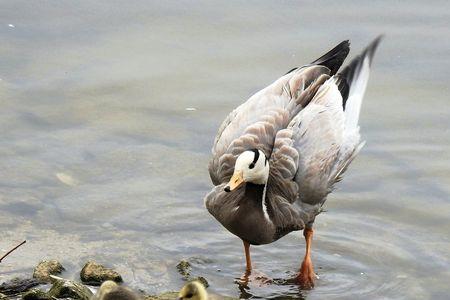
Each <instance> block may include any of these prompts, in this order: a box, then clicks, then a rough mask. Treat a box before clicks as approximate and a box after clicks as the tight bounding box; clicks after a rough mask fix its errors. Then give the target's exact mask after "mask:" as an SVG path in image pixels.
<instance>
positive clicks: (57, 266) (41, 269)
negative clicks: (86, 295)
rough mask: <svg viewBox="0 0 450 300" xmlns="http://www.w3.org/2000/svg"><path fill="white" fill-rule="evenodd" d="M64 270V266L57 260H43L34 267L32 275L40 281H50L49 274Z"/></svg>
mask: <svg viewBox="0 0 450 300" xmlns="http://www.w3.org/2000/svg"><path fill="white" fill-rule="evenodd" d="M62 271H64V267H63V266H62V265H61V263H60V262H59V261H57V260H54V259H53V260H43V261H41V262H40V263H39V264H38V265H37V266H36V268H34V272H33V277H34V278H36V279H38V280H40V281H41V282H51V280H50V275H56V274H59V273H61V272H62Z"/></svg>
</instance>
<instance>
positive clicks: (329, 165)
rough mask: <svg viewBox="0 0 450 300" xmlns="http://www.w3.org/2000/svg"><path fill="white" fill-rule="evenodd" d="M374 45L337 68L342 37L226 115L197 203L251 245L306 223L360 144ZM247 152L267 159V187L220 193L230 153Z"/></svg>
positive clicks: (230, 168)
mask: <svg viewBox="0 0 450 300" xmlns="http://www.w3.org/2000/svg"><path fill="white" fill-rule="evenodd" d="M378 42H379V38H378V39H377V40H375V41H374V42H373V43H372V44H370V45H369V46H368V48H367V49H365V50H364V51H363V52H362V54H361V55H360V56H358V57H356V58H355V60H353V61H352V62H350V64H349V65H348V66H347V67H346V68H345V69H344V71H342V72H341V73H337V72H338V69H339V68H340V66H341V65H342V63H343V61H344V60H345V58H346V56H347V54H348V52H349V43H348V41H344V42H342V43H341V44H339V45H338V46H336V47H335V48H333V49H332V50H331V51H329V52H328V53H326V54H325V55H323V56H322V57H320V58H319V59H317V60H315V61H314V62H313V63H311V64H309V65H306V66H304V67H301V68H295V69H293V70H291V71H290V72H289V73H287V74H286V75H284V76H282V77H281V78H279V79H278V80H276V81H275V82H274V83H273V84H271V85H269V86H268V87H266V88H264V89H263V90H261V91H259V92H257V93H256V94H255V95H253V96H252V97H250V99H249V100H247V101H246V102H244V103H243V104H241V105H240V106H239V107H237V108H236V109H235V110H233V111H232V112H231V113H230V114H229V115H228V117H227V118H226V119H225V121H224V122H223V123H222V125H221V126H220V128H219V132H218V134H217V136H216V138H215V141H214V146H213V148H212V155H213V157H212V159H211V161H210V163H209V173H210V176H211V180H212V182H213V184H214V185H215V187H214V188H213V190H212V191H211V192H210V193H209V194H208V195H207V196H206V197H205V205H206V207H207V209H208V211H209V212H210V213H211V214H212V215H213V216H214V217H215V218H216V219H217V220H218V221H219V222H220V223H221V224H222V225H223V226H225V227H226V228H227V229H228V230H229V231H231V232H232V233H233V234H235V235H237V236H239V237H240V238H242V239H243V240H244V241H247V242H249V243H251V244H266V243H271V242H273V241H275V240H277V239H279V238H280V237H282V236H284V235H285V234H287V233H289V232H291V231H295V230H301V229H303V228H305V227H310V226H312V224H313V222H314V220H315V217H316V216H317V215H318V214H319V213H320V212H321V209H322V205H323V204H324V202H325V200H326V197H327V195H328V194H329V193H330V192H331V190H332V188H333V185H334V184H335V183H336V182H337V181H338V180H339V179H340V178H341V176H342V174H343V172H344V171H345V170H346V168H347V167H348V165H349V164H350V162H351V161H352V160H353V159H354V157H355V156H356V154H357V153H358V152H359V150H360V149H361V147H362V145H363V144H362V143H361V142H360V135H359V127H358V118H359V110H360V106H361V101H362V97H363V94H364V91H365V87H366V84H367V80H368V74H369V66H370V63H371V60H372V58H373V53H374V51H375V49H376V46H377V45H378ZM336 73H337V75H335V74H336ZM344 99H345V100H347V104H346V109H345V111H344V102H343V101H344ZM250 149H260V150H262V151H263V153H264V154H265V155H266V157H267V159H268V163H269V166H270V171H269V178H268V181H267V184H266V185H265V186H259V185H255V184H251V183H247V184H245V185H243V186H240V187H238V188H237V189H236V190H234V191H232V192H231V193H227V192H225V191H224V187H225V186H226V184H227V182H228V181H229V180H230V178H231V176H232V175H233V172H234V167H235V163H236V159H237V157H238V156H239V155H240V154H241V153H242V152H244V151H246V150H250Z"/></svg>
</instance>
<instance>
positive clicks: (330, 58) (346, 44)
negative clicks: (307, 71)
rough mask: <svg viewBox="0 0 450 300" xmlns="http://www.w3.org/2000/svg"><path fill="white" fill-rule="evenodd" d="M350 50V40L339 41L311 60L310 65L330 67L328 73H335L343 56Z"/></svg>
mask: <svg viewBox="0 0 450 300" xmlns="http://www.w3.org/2000/svg"><path fill="white" fill-rule="evenodd" d="M349 52H350V41H349V40H344V41H342V42H340V43H339V44H338V45H337V46H335V47H334V48H333V49H331V50H330V51H328V52H327V53H325V54H324V55H322V56H321V57H319V58H318V59H316V60H315V61H313V62H312V63H311V64H312V65H322V66H325V67H327V68H328V69H330V71H331V72H330V75H334V74H336V73H337V71H338V70H339V68H340V67H341V66H342V63H343V62H344V60H345V58H346V57H347V55H348V53H349Z"/></svg>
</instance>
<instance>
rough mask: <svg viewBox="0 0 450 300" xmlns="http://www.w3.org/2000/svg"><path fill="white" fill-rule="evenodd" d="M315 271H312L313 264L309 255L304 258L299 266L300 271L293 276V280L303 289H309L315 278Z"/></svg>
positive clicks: (312, 285)
mask: <svg viewBox="0 0 450 300" xmlns="http://www.w3.org/2000/svg"><path fill="white" fill-rule="evenodd" d="M317 278H318V277H317V275H316V273H314V268H313V264H312V262H311V259H310V258H309V257H307V258H305V260H304V261H303V263H302V266H301V267H300V273H299V274H298V275H297V277H296V278H295V282H296V283H297V284H298V285H299V286H300V287H301V288H302V289H305V290H310V289H312V288H313V287H314V283H315V280H316V279H317Z"/></svg>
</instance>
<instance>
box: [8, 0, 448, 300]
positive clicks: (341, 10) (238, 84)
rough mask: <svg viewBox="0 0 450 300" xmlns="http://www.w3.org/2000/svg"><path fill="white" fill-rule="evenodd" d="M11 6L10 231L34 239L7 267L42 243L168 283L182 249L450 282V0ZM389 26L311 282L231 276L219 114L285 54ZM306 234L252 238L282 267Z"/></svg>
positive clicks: (363, 281)
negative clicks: (210, 165) (218, 191)
mask: <svg viewBox="0 0 450 300" xmlns="http://www.w3.org/2000/svg"><path fill="white" fill-rule="evenodd" d="M0 20H1V23H0V37H1V40H2V43H1V45H0V78H1V81H0V107H1V109H0V132H1V133H2V137H1V139H0V228H1V230H0V249H1V250H7V249H8V248H10V247H12V246H13V245H14V244H16V243H18V242H20V241H21V240H22V239H26V240H27V244H26V245H25V246H23V247H21V248H20V249H19V250H17V251H16V252H14V253H13V254H11V255H10V256H9V257H8V258H7V259H6V260H5V261H4V262H2V263H1V265H0V281H3V280H6V279H9V278H11V277H13V276H15V275H21V274H30V273H31V270H32V267H33V266H34V265H36V264H37V262H38V261H39V260H41V259H43V258H56V259H59V260H61V261H62V262H63V264H64V266H65V267H66V269H67V271H66V272H65V274H64V276H65V277H68V278H77V277H78V272H79V270H80V269H81V266H82V265H83V264H84V263H85V262H86V260H88V259H95V260H97V261H99V262H101V263H104V264H106V265H109V266H112V267H114V268H116V269H117V270H118V271H119V272H121V273H122V274H123V277H124V279H125V282H126V283H127V284H129V285H130V286H131V287H133V288H141V289H143V290H145V291H146V292H148V293H159V292H163V291H167V290H175V289H178V288H179V287H180V286H181V285H182V284H183V281H182V279H181V277H180V275H178V274H177V272H176V270H175V265H176V264H177V263H178V261H179V260H180V259H183V258H184V259H190V260H191V261H192V262H193V271H192V272H193V275H203V276H205V277H206V278H207V279H208V280H209V282H210V284H211V287H210V290H212V291H214V292H216V293H221V294H224V295H230V296H242V297H245V298H248V297H252V296H253V297H254V298H271V299H275V298H279V299H286V298H288V297H290V298H293V299H300V298H302V297H306V298H307V299H324V298H326V299H348V298H350V297H352V298H356V299H367V298H378V299H379V298H389V299H426V298H433V299H439V298H441V299H443V298H446V297H447V295H448V293H450V288H449V286H448V282H449V280H450V271H449V268H450V259H449V255H450V251H449V249H450V237H449V236H450V235H449V233H450V221H449V217H448V216H449V214H450V132H449V129H450V109H449V100H450V99H449V96H448V95H449V80H448V78H449V76H450V72H449V70H450V51H449V49H450V29H449V28H450V22H449V20H450V6H449V4H448V3H447V2H446V1H433V2H429V1H427V2H423V1H408V2H382V1H372V2H370V3H368V4H367V5H365V7H362V5H361V4H360V2H359V1H339V2H327V3H324V4H322V5H320V6H318V5H315V4H313V2H308V3H302V4H299V3H296V2H279V1H277V2H261V1H255V2H249V1H246V2H226V3H225V2H222V3H219V2H211V1H204V2H195V3H191V2H170V3H166V2H160V3H156V2H155V3H150V2H147V1H142V2H132V3H128V2H125V1H123V2H121V1H114V2H111V1H83V2H78V1H77V2H71V1H39V2H36V1H32V2H31V1H8V2H7V1H2V3H1V5H0ZM9 24H11V25H12V26H10V25H9ZM379 33H385V34H386V38H385V40H384V41H383V43H382V44H381V46H380V49H379V52H378V53H377V55H376V58H375V62H374V70H373V72H372V77H371V79H370V82H369V88H368V91H367V94H366V97H365V101H364V105H363V111H362V114H361V127H362V133H363V136H364V138H365V139H366V140H367V144H366V147H365V148H364V150H363V151H362V153H361V154H360V155H359V157H358V159H357V160H356V161H355V162H354V163H353V164H352V166H351V168H350V169H349V171H348V172H347V174H346V176H345V179H344V181H343V182H342V183H341V184H339V186H338V187H339V188H338V190H337V191H336V192H335V193H333V194H332V195H331V196H330V198H329V200H328V202H327V210H328V212H327V213H325V214H323V215H321V216H319V217H318V219H317V221H316V226H315V228H316V234H315V239H314V244H313V256H312V258H313V262H314V263H315V267H316V270H317V272H318V274H319V275H320V280H318V281H317V286H316V288H315V289H314V290H312V291H299V289H298V288H297V287H296V286H291V285H283V284H272V285H269V286H263V287H258V286H256V285H251V286H250V290H243V289H239V286H238V285H236V284H235V283H234V278H236V277H239V276H240V275H241V274H242V272H243V267H244V259H243V250H242V245H241V243H240V240H239V239H237V238H236V237H234V236H232V235H231V234H229V233H228V232H227V231H226V230H224V229H223V228H222V227H221V226H220V225H219V224H218V223H217V222H216V221H215V220H214V219H213V218H212V217H211V216H210V215H209V214H208V213H207V212H206V210H205V209H204V207H203V200H202V199H203V196H204V195H205V194H206V193H207V192H208V191H209V189H210V187H211V183H210V181H209V177H208V173H207V169H206V165H207V161H208V159H209V156H210V147H211V145H212V141H213V138H214V136H215V133H216V131H217V129H218V126H219V125H220V123H221V122H222V120H223V118H224V117H225V116H226V115H227V113H228V112H229V111H231V110H232V109H233V108H234V107H235V106H237V105H238V104H240V103H241V102H242V101H244V100H245V99H246V98H248V97H249V96H250V95H251V94H252V93H254V92H256V91H257V90H259V89H260V88H262V87H264V86H266V85H267V84H269V83H270V82H272V81H273V80H274V79H276V78H277V77H278V76H280V75H282V74H284V73H285V72H286V71H288V70H289V69H291V68H292V67H294V66H298V65H301V64H303V63H308V62H309V61H311V60H313V59H315V58H317V57H318V56H319V55H321V54H323V53H324V52H325V51H326V50H328V49H330V48H331V47H332V46H334V45H335V44H337V43H338V42H340V41H341V40H343V39H347V38H349V39H350V40H351V41H352V54H353V55H354V54H355V53H357V52H358V51H359V50H360V49H362V47H364V46H365V45H366V44H367V43H368V42H369V41H370V40H371V39H372V38H374V37H375V36H376V35H378V34H379ZM186 108H195V110H186ZM303 253H304V242H303V237H302V236H301V234H300V233H293V234H290V235H288V236H287V237H285V238H283V239H281V240H279V241H277V242H276V243H274V244H272V245H267V246H261V247H253V248H252V255H253V261H254V264H255V267H256V268H257V269H258V270H259V271H260V272H263V273H265V274H266V275H268V276H271V277H273V278H276V279H280V281H282V280H283V279H287V278H289V277H290V276H292V275H293V274H294V273H295V272H296V270H297V268H298V266H299V264H300V261H301V259H302V256H303Z"/></svg>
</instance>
